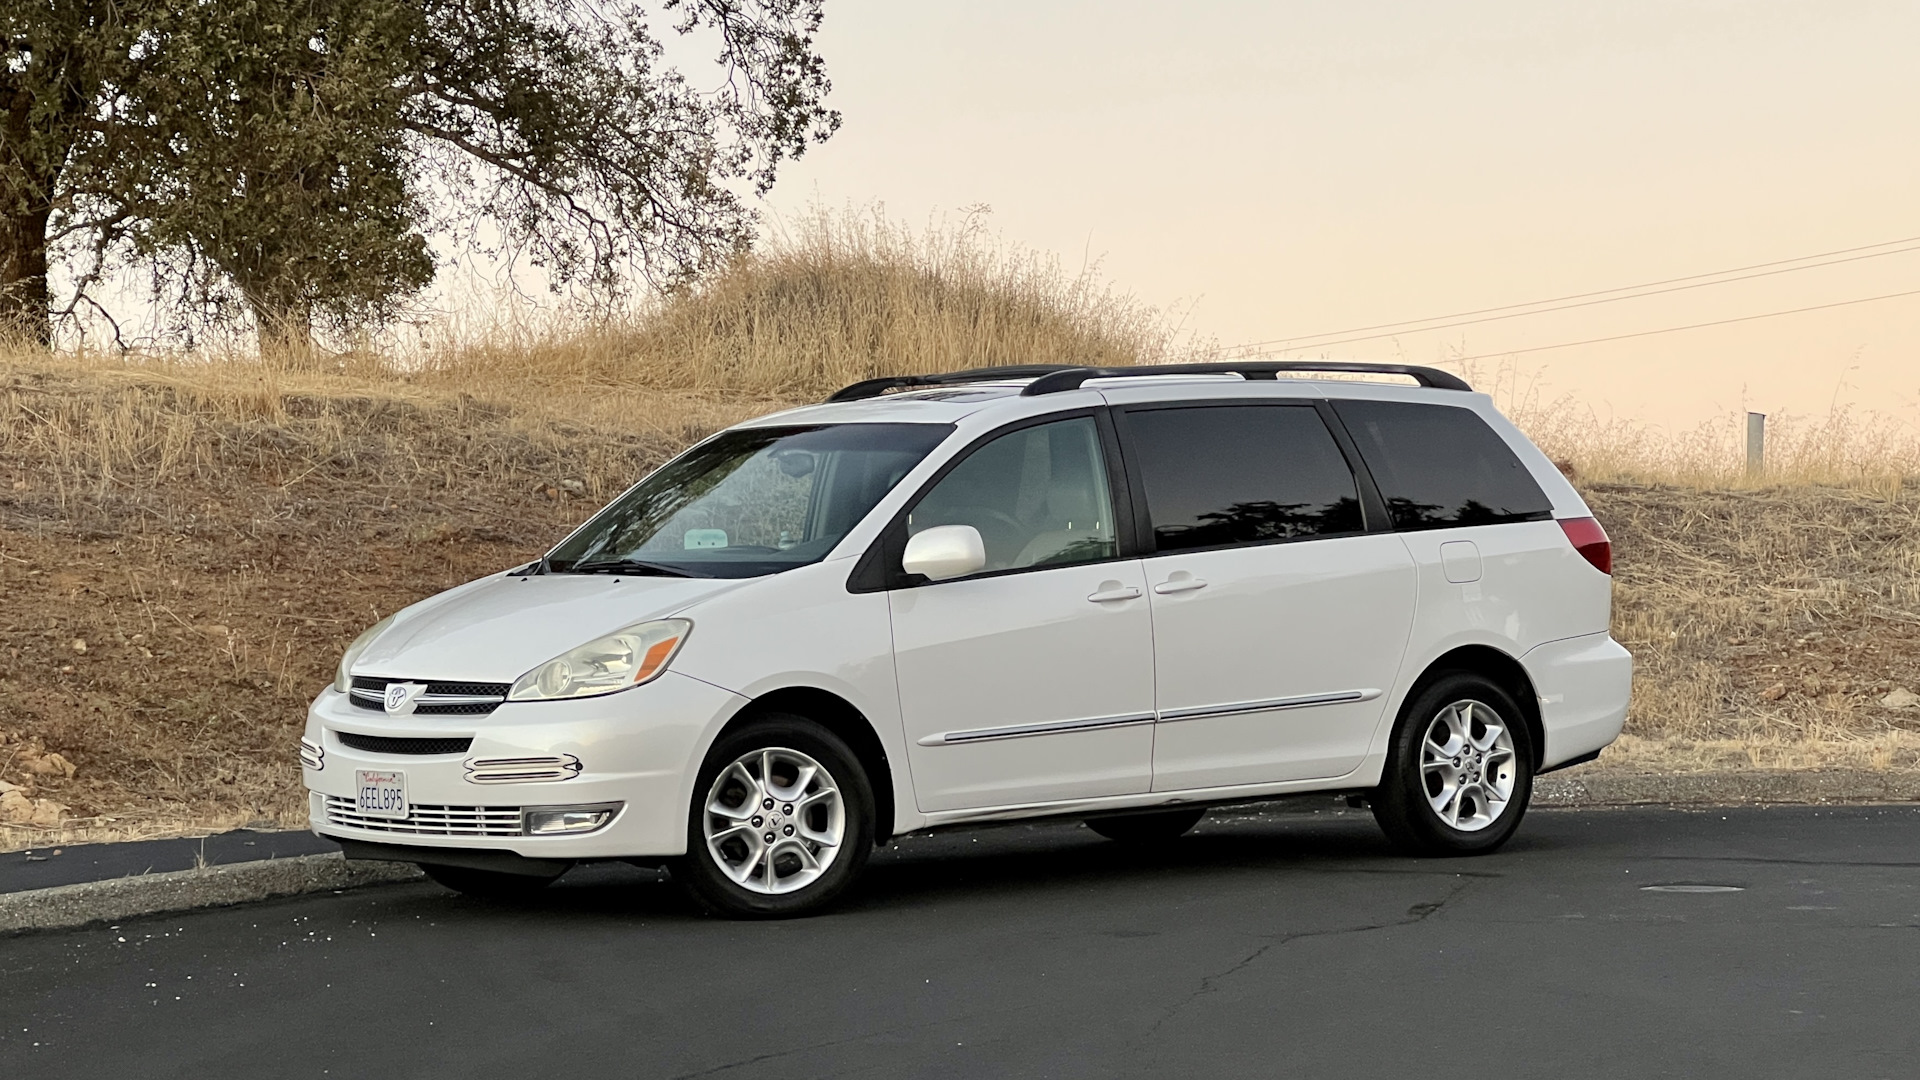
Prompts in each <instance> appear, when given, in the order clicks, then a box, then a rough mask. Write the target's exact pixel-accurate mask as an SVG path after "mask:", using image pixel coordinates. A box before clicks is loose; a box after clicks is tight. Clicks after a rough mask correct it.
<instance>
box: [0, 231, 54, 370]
mask: <svg viewBox="0 0 1920 1080" xmlns="http://www.w3.org/2000/svg"><path fill="white" fill-rule="evenodd" d="M51 215H52V210H51V209H50V208H49V207H46V206H40V207H34V208H31V209H27V210H25V211H23V212H20V213H14V214H8V215H6V216H5V217H4V218H0V337H5V338H16V339H21V340H25V341H29V342H32V343H34V344H36V345H41V346H45V345H50V344H52V343H53V326H52V324H51V323H50V322H49V320H48V315H47V303H48V300H47V220H48V218H49V217H50V216H51Z"/></svg>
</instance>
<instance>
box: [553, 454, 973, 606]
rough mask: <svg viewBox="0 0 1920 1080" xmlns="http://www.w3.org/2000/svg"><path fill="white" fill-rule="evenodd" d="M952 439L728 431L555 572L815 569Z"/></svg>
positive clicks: (658, 480) (615, 516)
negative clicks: (903, 479)
mask: <svg viewBox="0 0 1920 1080" xmlns="http://www.w3.org/2000/svg"><path fill="white" fill-rule="evenodd" d="M952 433H953V427H952V426H951V425H948V424H831V425H825V426H813V427H756V428H742V429H738V430H734V431H727V432H722V433H721V434H719V435H717V436H715V437H713V438H712V439H709V440H707V441H706V442H704V443H701V444H700V445H699V446H696V447H694V448H693V449H692V450H690V451H688V452H687V453H685V454H683V455H681V456H680V457H678V458H676V459H674V460H673V461H671V462H669V463H668V464H667V465H665V466H664V467H662V468H661V469H660V470H659V471H658V472H656V473H654V474H653V475H652V476H649V477H647V478H646V479H645V480H644V481H642V482H641V483H640V485H639V486H638V487H636V488H634V489H633V490H632V491H629V492H627V493H626V494H625V495H622V496H621V497H620V498H619V499H617V500H615V501H614V502H613V503H612V504H611V505H609V506H608V507H607V508H606V509H605V510H602V511H600V513H598V514H596V515H594V517H593V519H592V520H591V521H588V522H587V524H586V525H585V526H583V527H582V528H581V529H580V531H579V532H577V533H575V534H574V535H573V536H571V537H568V538H567V539H566V540H565V541H563V542H562V543H561V544H560V546H559V547H557V548H555V549H554V550H553V551H552V552H551V553H550V554H549V555H548V557H547V567H548V569H549V570H550V571H552V572H554V573H562V574H565V573H610V572H613V573H617V572H620V571H621V570H622V569H623V568H624V569H626V570H627V571H628V572H631V573H635V574H649V573H651V574H662V573H664V574H683V575H686V576H689V577H729V578H731V577H758V576H759V575H762V574H776V573H779V572H780V571H782V570H790V569H792V568H794V567H796V566H805V565H806V564H808V563H814V562H818V561H820V560H821V559H823V558H825V557H826V555H827V552H829V551H832V550H833V548H834V545H836V544H838V543H839V542H840V539H841V538H842V537H844V536H846V534H847V532H848V530H850V529H852V528H853V527H854V526H855V525H856V524H858V523H859V522H860V519H862V518H864V517H866V516H867V512H868V511H870V510H872V509H873V507H874V504H875V503H878V502H879V501H880V499H881V498H882V497H883V496H885V495H886V493H887V492H888V491H891V490H892V489H893V486H894V485H895V484H897V483H899V482H900V478H901V477H903V476H905V475H907V473H908V472H909V471H911V470H912V469H913V467H914V466H915V465H918V464H919V463H920V460H921V459H922V458H924V457H926V456H927V453H928V452H929V451H931V450H932V449H933V448H934V447H935V446H938V445H939V444H940V442H941V441H942V440H943V439H945V438H946V437H947V436H948V435H950V434H952Z"/></svg>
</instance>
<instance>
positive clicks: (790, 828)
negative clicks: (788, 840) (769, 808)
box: [780, 825, 793, 836]
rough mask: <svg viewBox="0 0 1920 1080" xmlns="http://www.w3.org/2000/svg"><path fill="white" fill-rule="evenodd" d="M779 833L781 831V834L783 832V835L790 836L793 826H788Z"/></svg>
mask: <svg viewBox="0 0 1920 1080" xmlns="http://www.w3.org/2000/svg"><path fill="white" fill-rule="evenodd" d="M780 831H781V832H783V833H785V834H787V835H788V836H792V835H793V826H791V825H789V826H787V827H786V828H784V829H781V830H780Z"/></svg>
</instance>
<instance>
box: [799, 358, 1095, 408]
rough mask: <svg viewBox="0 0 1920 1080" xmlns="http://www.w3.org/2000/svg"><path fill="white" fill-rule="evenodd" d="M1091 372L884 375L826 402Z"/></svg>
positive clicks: (1038, 367)
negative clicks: (910, 389) (887, 393)
mask: <svg viewBox="0 0 1920 1080" xmlns="http://www.w3.org/2000/svg"><path fill="white" fill-rule="evenodd" d="M1092 370H1094V369H1092V368H1079V367H1074V366H1073V365H1071V364H1014V365H1011V366H1008V367H989V368H973V369H972V370H969V371H948V372H942V373H941V374H938V375H887V376H883V377H881V378H878V379H865V380H862V381H860V382H857V383H854V384H853V385H851V386H843V387H841V388H840V389H838V390H836V391H834V392H833V396H832V397H829V398H828V399H827V400H828V401H860V400H862V399H864V398H876V397H879V396H880V395H881V394H884V393H886V392H887V391H889V390H901V389H906V388H910V387H918V386H954V385H957V384H961V383H976V382H995V381H997V380H1000V379H1035V378H1042V377H1045V376H1047V375H1055V374H1061V373H1064V372H1070V371H1092ZM1075 385H1078V384H1075Z"/></svg>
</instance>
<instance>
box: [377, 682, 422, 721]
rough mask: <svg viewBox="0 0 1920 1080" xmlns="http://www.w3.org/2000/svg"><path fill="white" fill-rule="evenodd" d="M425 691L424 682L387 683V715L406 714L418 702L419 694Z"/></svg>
mask: <svg viewBox="0 0 1920 1080" xmlns="http://www.w3.org/2000/svg"><path fill="white" fill-rule="evenodd" d="M426 692H427V684H426V683H417V682H391V683H388V684H387V697H386V705H387V715H388V716H407V715H409V714H411V713H412V712H413V710H414V709H415V708H416V707H417V706H418V705H419V703H420V695H421V694H424V693H426Z"/></svg>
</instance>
